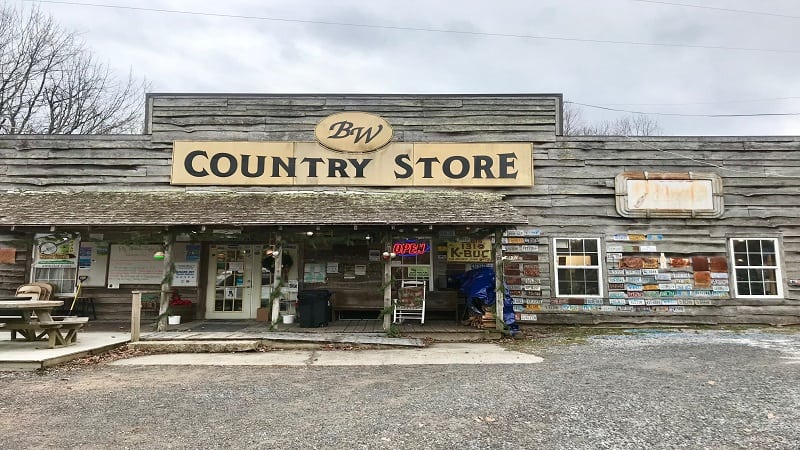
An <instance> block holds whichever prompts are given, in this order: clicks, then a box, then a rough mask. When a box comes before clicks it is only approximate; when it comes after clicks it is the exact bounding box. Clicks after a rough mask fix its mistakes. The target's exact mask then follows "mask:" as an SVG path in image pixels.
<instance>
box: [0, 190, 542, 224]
mask: <svg viewBox="0 0 800 450" xmlns="http://www.w3.org/2000/svg"><path fill="white" fill-rule="evenodd" d="M295 224H296V225H307V224H313V225H394V224H397V225H402V224H409V225H410V224H425V225H437V224H439V225H441V224H453V225H484V226H485V225H520V224H527V219H526V218H525V216H523V215H522V214H521V213H520V212H519V211H518V210H516V209H515V208H514V207H513V206H511V205H510V204H508V203H506V202H505V201H503V195H502V194H498V193H483V192H477V193H476V192H463V191H397V192H392V191H389V192H364V191H347V192H341V191H339V192H325V191H317V192H300V191H291V192H259V193H237V192H183V191H181V192H39V191H36V192H12V193H9V192H5V193H0V225H15V226H52V225H55V226H65V225H74V226H90V225H92V226H100V225H110V226H119V225H123V226H126V225H130V226H134V225H135V226H147V225H152V226H165V225H241V226H246V225H295Z"/></svg>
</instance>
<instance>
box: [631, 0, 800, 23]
mask: <svg viewBox="0 0 800 450" xmlns="http://www.w3.org/2000/svg"><path fill="white" fill-rule="evenodd" d="M630 1H632V2H639V3H654V4H657V5H667V6H682V7H684V8H697V9H707V10H710V11H723V12H729V13H736V14H752V15H756V16H768V17H781V18H784V19H800V16H791V15H788V14H778V13H772V12H765V11H752V10H746V9H733V8H719V7H715V6H702V5H692V4H689V3H674V2H662V1H657V0H630Z"/></svg>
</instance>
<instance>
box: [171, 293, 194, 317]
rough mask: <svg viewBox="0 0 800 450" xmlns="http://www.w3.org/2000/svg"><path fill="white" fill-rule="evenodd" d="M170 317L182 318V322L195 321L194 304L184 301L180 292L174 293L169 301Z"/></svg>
mask: <svg viewBox="0 0 800 450" xmlns="http://www.w3.org/2000/svg"><path fill="white" fill-rule="evenodd" d="M168 315H169V316H180V318H181V319H180V322H181V323H185V322H190V321H192V320H194V303H192V301H191V300H188V299H184V298H182V297H181V294H180V293H179V292H178V291H172V295H171V296H170V299H169V309H168Z"/></svg>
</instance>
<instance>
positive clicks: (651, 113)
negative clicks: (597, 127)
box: [564, 101, 800, 117]
mask: <svg viewBox="0 0 800 450" xmlns="http://www.w3.org/2000/svg"><path fill="white" fill-rule="evenodd" d="M564 103H571V104H573V105H579V106H585V107H587V108H595V109H603V110H606V111H615V112H624V113H628V114H644V115H646V116H674V117H768V116H800V112H791V113H753V114H683V113H664V112H644V111H632V110H628V109H620V108H609V107H606V106H599V105H589V104H587V103H579V102H570V101H565V102H564Z"/></svg>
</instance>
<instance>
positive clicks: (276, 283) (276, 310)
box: [269, 236, 283, 323]
mask: <svg viewBox="0 0 800 450" xmlns="http://www.w3.org/2000/svg"><path fill="white" fill-rule="evenodd" d="M280 240H281V238H280V236H278V237H277V238H276V245H275V248H276V249H278V250H280V251H279V252H278V257H277V258H275V266H274V267H275V269H274V270H273V272H274V278H273V280H272V293H271V294H270V296H269V298H271V299H273V300H272V305H270V306H271V307H272V323H277V322H278V318H279V317H278V316H279V315H280V313H281V296H280V295H279V294H276V293H275V291H277V290H279V289H281V284H282V283H281V277H283V267H282V266H283V247H281V246H278V245H277V242H280Z"/></svg>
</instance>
